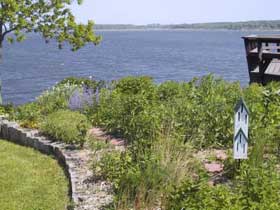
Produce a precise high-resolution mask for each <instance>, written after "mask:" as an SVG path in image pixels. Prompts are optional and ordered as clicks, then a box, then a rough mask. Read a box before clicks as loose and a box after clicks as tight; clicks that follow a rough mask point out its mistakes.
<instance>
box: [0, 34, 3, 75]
mask: <svg viewBox="0 0 280 210" xmlns="http://www.w3.org/2000/svg"><path fill="white" fill-rule="evenodd" d="M2 63H3V44H2V41H1V37H0V65H1V64H2ZM0 74H1V72H0Z"/></svg>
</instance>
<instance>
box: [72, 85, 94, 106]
mask: <svg viewBox="0 0 280 210" xmlns="http://www.w3.org/2000/svg"><path fill="white" fill-rule="evenodd" d="M98 101H99V90H98V88H97V89H96V91H94V90H93V89H91V88H88V87H87V86H83V87H82V89H79V88H77V89H75V90H74V92H73V93H72V95H71V96H70V99H69V103H68V107H69V109H71V110H81V109H83V108H84V107H87V106H93V104H94V103H98Z"/></svg>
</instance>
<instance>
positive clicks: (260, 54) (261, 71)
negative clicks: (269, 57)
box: [258, 41, 265, 85]
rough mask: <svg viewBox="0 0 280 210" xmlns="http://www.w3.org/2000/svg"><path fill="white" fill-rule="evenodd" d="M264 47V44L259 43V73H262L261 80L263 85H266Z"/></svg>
mask: <svg viewBox="0 0 280 210" xmlns="http://www.w3.org/2000/svg"><path fill="white" fill-rule="evenodd" d="M262 54H263V46H262V42H261V41H258V59H259V71H260V78H261V83H262V84H263V85H264V71H265V69H264V67H265V66H264V63H263V57H262Z"/></svg>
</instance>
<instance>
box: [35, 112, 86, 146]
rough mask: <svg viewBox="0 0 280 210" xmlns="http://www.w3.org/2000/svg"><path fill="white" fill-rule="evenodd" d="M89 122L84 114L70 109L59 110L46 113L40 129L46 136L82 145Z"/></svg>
mask: <svg viewBox="0 0 280 210" xmlns="http://www.w3.org/2000/svg"><path fill="white" fill-rule="evenodd" d="M89 128H90V124H89V123H88V120H87V118H86V116H85V115H83V114H81V113H79V112H73V111H70V110H59V111H57V112H54V113H51V114H50V115H48V116H47V117H46V118H45V120H44V121H43V122H42V124H41V125H40V130H41V131H42V132H43V133H45V134H47V135H48V136H50V137H52V138H54V139H56V140H61V141H63V142H65V143H68V144H78V145H80V146H83V144H84V143H85V141H86V134H87V131H88V129H89Z"/></svg>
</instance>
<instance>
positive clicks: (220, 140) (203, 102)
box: [93, 75, 241, 147]
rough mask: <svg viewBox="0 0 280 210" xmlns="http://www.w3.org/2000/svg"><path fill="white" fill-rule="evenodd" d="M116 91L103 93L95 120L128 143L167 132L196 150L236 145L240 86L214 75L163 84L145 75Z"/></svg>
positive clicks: (121, 84)
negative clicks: (235, 115)
mask: <svg viewBox="0 0 280 210" xmlns="http://www.w3.org/2000/svg"><path fill="white" fill-rule="evenodd" d="M111 89H112V90H111ZM111 89H103V91H102V92H101V94H100V100H99V107H98V109H97V112H95V114H94V117H93V120H95V123H96V124H99V125H101V126H105V127H106V128H107V130H109V131H111V132H112V133H115V134H118V135H121V136H124V137H125V138H126V139H127V140H128V141H129V142H133V141H135V140H139V139H145V140H147V141H148V140H152V139H156V138H157V137H158V136H160V135H161V134H167V133H168V134H172V135H175V136H177V137H180V138H181V139H182V141H185V142H192V143H194V145H196V146H197V147H206V146H209V145H214V146H226V145H228V144H229V143H231V140H232V137H233V133H232V127H233V120H232V115H233V107H234V105H235V103H236V101H237V100H238V99H239V98H240V95H241V88H240V86H239V84H237V83H226V82H224V81H223V80H219V79H215V78H214V77H213V76H211V75H210V76H208V77H205V78H202V79H201V80H199V81H196V80H193V81H191V82H189V83H176V82H165V83H162V84H160V85H155V84H153V83H152V81H151V79H149V78H146V77H140V78H137V77H136V78H133V77H129V78H125V79H122V80H120V81H119V82H116V83H115V84H114V85H113V87H112V88H111Z"/></svg>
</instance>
